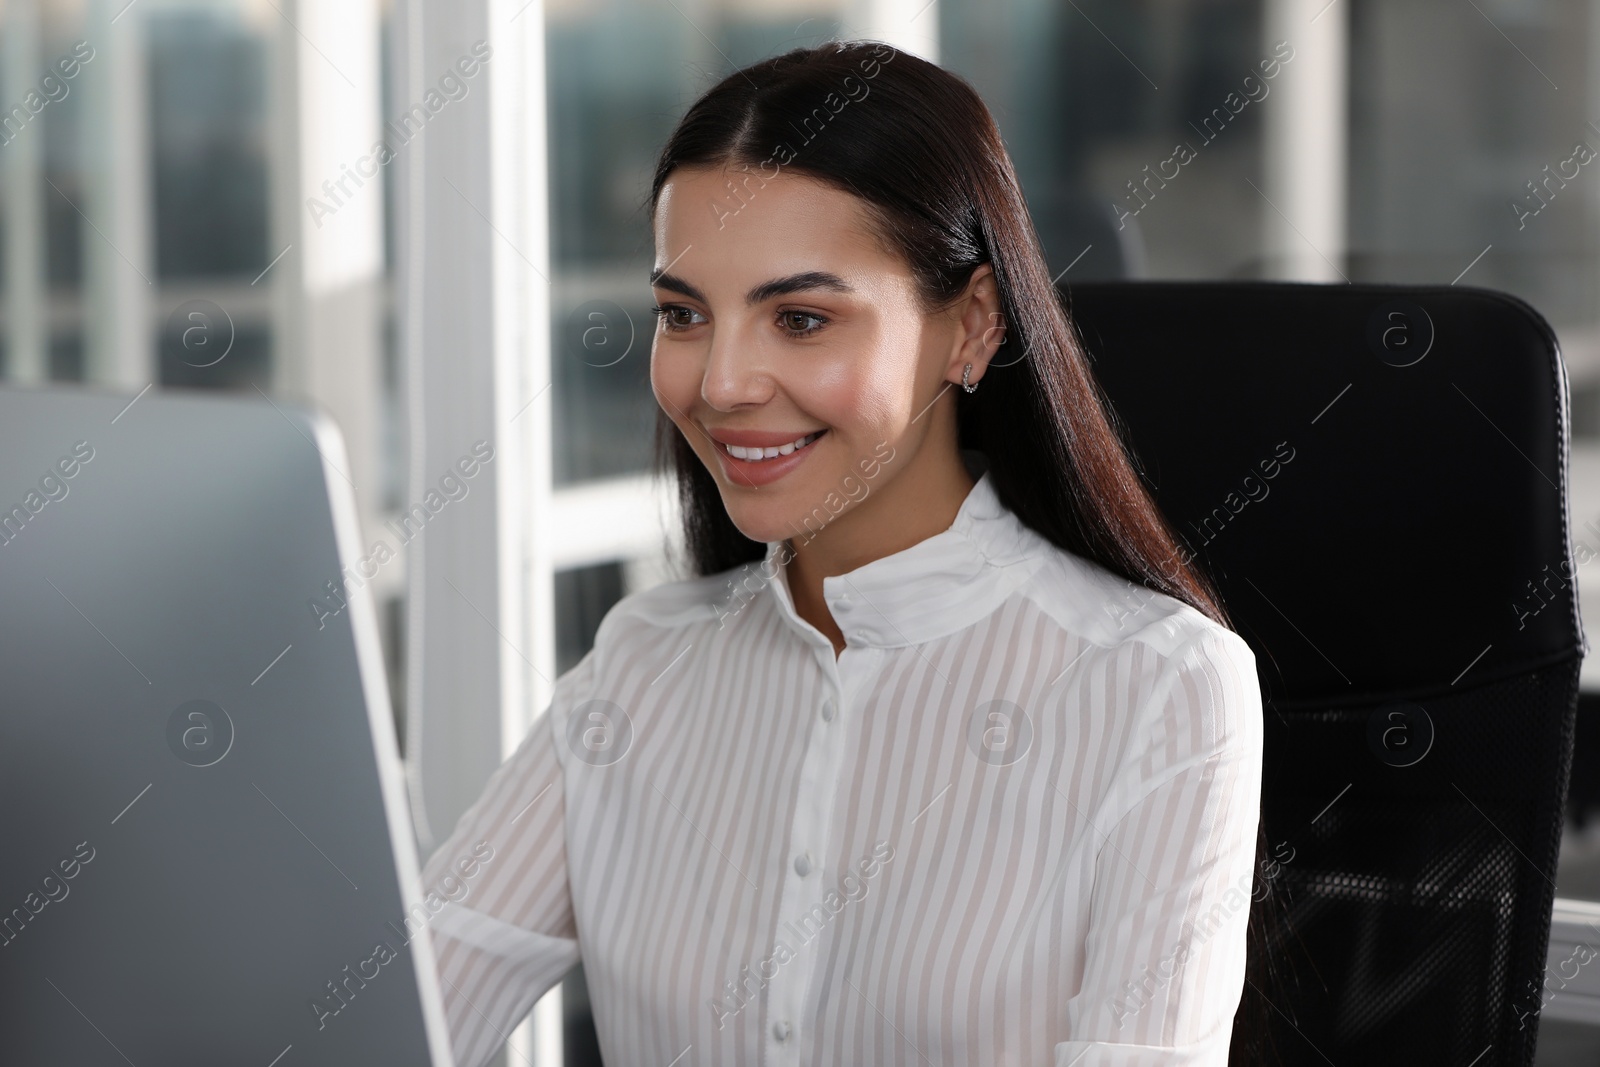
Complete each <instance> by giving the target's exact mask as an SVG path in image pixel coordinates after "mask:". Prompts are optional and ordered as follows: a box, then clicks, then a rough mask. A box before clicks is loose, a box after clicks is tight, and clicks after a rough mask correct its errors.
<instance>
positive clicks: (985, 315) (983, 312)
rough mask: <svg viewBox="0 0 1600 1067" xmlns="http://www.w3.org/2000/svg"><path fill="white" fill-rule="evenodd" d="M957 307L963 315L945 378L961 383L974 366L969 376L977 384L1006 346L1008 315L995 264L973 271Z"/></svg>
mask: <svg viewBox="0 0 1600 1067" xmlns="http://www.w3.org/2000/svg"><path fill="white" fill-rule="evenodd" d="M955 307H956V309H957V313H958V315H959V318H958V320H957V332H956V343H955V349H954V352H953V353H952V355H953V358H952V360H951V364H950V367H949V368H948V369H947V371H946V375H945V376H946V377H947V378H949V379H950V380H951V381H954V382H960V381H961V376H962V374H963V373H965V372H966V369H967V364H968V363H970V364H972V373H971V374H969V375H967V382H968V384H971V385H976V384H977V383H978V381H979V380H980V379H981V378H982V377H983V375H984V372H985V371H986V370H988V368H989V363H990V361H991V360H993V359H994V355H995V352H996V350H997V349H999V347H1000V346H1001V345H1003V344H1005V343H1006V321H1005V314H1004V313H1003V312H1002V311H1001V310H1000V287H999V285H998V284H997V282H996V279H995V274H994V267H993V266H992V265H990V264H988V263H984V264H981V265H980V266H979V267H978V268H977V269H976V270H974V271H973V272H972V277H971V278H969V279H968V280H967V285H966V288H965V289H964V290H963V291H962V294H961V297H960V299H959V300H957V302H956V305H955Z"/></svg>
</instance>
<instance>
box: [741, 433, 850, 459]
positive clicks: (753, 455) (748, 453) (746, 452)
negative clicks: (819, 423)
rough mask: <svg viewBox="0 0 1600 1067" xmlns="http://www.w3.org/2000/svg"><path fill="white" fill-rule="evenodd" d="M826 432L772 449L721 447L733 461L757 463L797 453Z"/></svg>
mask: <svg viewBox="0 0 1600 1067" xmlns="http://www.w3.org/2000/svg"><path fill="white" fill-rule="evenodd" d="M827 432H828V431H827V430H818V431H817V432H816V433H812V434H807V435H806V436H804V437H802V438H800V439H799V440H798V441H790V442H789V443H788V444H786V445H778V446H776V447H774V448H745V447H743V446H741V445H723V446H722V450H723V451H724V452H726V453H727V454H728V455H730V456H732V457H733V458H734V459H742V460H744V461H746V462H747V463H759V462H761V461H763V460H769V459H777V458H778V457H779V456H787V455H791V454H793V453H795V452H798V451H800V450H801V449H802V448H805V447H806V446H808V445H810V444H811V442H813V441H815V440H816V439H817V438H819V437H821V436H822V435H823V434H825V433H827Z"/></svg>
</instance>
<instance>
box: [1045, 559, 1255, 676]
mask: <svg viewBox="0 0 1600 1067" xmlns="http://www.w3.org/2000/svg"><path fill="white" fill-rule="evenodd" d="M1044 555H1045V557H1046V559H1045V562H1044V564H1043V565H1042V566H1040V567H1039V568H1038V569H1037V570H1036V571H1035V572H1034V574H1033V576H1032V578H1031V580H1030V581H1029V582H1028V583H1027V585H1026V587H1025V591H1026V595H1027V596H1028V597H1029V599H1031V600H1032V601H1033V602H1034V603H1035V604H1036V605H1037V606H1038V608H1039V610H1040V611H1042V612H1043V613H1044V614H1046V615H1048V616H1049V617H1050V618H1051V619H1052V620H1053V621H1054V622H1055V623H1056V624H1057V625H1059V626H1061V627H1062V628H1063V629H1065V630H1067V631H1069V632H1070V633H1071V634H1072V635H1073V636H1075V637H1078V638H1079V639H1081V640H1082V641H1084V642H1085V643H1087V644H1088V645H1090V646H1096V647H1098V648H1099V649H1101V650H1103V653H1104V654H1105V655H1106V656H1108V657H1116V658H1120V657H1122V656H1127V655H1128V654H1129V653H1130V652H1131V650H1133V649H1135V648H1137V649H1138V650H1139V651H1138V653H1137V659H1138V660H1139V661H1140V662H1142V663H1144V664H1145V665H1146V671H1147V673H1151V674H1161V673H1165V671H1166V669H1167V668H1169V667H1172V666H1174V661H1175V660H1178V659H1185V658H1187V659H1195V658H1209V659H1212V660H1216V659H1218V658H1219V657H1220V658H1225V659H1226V660H1228V663H1227V664H1226V666H1228V667H1230V668H1236V669H1242V670H1243V669H1247V670H1249V671H1250V672H1252V673H1253V672H1254V670H1255V652H1254V651H1253V650H1252V649H1251V647H1250V645H1249V643H1248V642H1246V641H1245V640H1244V638H1242V637H1240V636H1239V635H1238V634H1237V633H1236V632H1234V631H1233V630H1231V629H1229V628H1228V627H1226V626H1224V625H1223V624H1221V623H1219V622H1217V621H1216V620H1215V619H1213V618H1211V617H1210V616H1209V615H1207V614H1205V613H1204V612H1202V611H1200V610H1199V609H1198V608H1196V607H1194V606H1193V605H1191V604H1189V603H1187V602H1186V601H1183V600H1180V599H1178V598H1177V597H1175V596H1172V595H1171V594H1169V593H1164V592H1161V591H1160V590H1156V589H1151V588H1150V587H1148V586H1146V585H1144V584H1142V583H1140V582H1136V581H1133V580H1132V579H1129V578H1126V577H1124V576H1123V575H1121V574H1119V573H1117V572H1116V571H1113V570H1111V569H1110V568H1109V567H1107V566H1105V565H1104V564H1102V563H1099V562H1098V561H1096V560H1092V559H1089V558H1087V557H1085V556H1081V555H1079V554H1077V553H1075V552H1071V551H1069V550H1067V549H1063V548H1059V547H1057V546H1054V545H1051V546H1049V550H1048V551H1046V552H1045V553H1044Z"/></svg>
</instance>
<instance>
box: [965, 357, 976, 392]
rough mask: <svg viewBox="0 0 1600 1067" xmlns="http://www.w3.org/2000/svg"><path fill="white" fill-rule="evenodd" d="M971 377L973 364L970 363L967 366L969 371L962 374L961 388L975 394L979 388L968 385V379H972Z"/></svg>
mask: <svg viewBox="0 0 1600 1067" xmlns="http://www.w3.org/2000/svg"><path fill="white" fill-rule="evenodd" d="M971 376H972V364H970V363H968V364H967V369H966V370H964V371H962V372H961V388H963V389H965V390H966V391H967V392H969V393H974V392H977V390H978V387H977V386H976V385H968V384H967V379H968V378H970V377H971Z"/></svg>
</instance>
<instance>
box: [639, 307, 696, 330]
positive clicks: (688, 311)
mask: <svg viewBox="0 0 1600 1067" xmlns="http://www.w3.org/2000/svg"><path fill="white" fill-rule="evenodd" d="M650 314H652V315H654V316H655V317H656V318H657V319H659V320H660V321H661V325H662V327H663V328H665V329H666V330H667V331H668V332H669V333H673V332H678V331H681V330H688V329H692V328H693V327H695V326H697V325H699V323H696V322H694V321H692V320H693V317H694V315H695V310H694V308H690V307H684V306H683V305H682V304H652V305H650ZM679 314H683V315H687V316H688V317H689V320H688V321H686V320H684V319H680V318H678V315H679Z"/></svg>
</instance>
